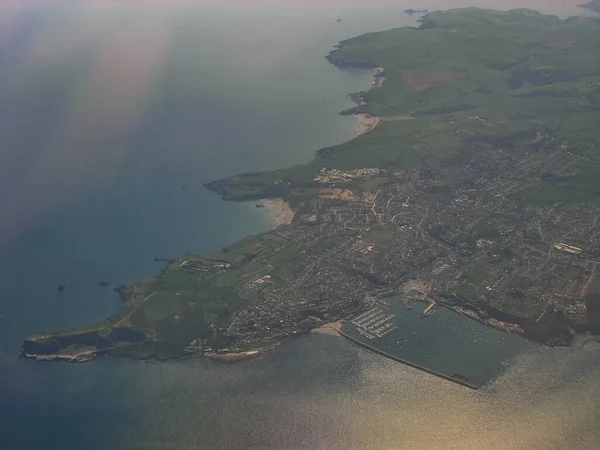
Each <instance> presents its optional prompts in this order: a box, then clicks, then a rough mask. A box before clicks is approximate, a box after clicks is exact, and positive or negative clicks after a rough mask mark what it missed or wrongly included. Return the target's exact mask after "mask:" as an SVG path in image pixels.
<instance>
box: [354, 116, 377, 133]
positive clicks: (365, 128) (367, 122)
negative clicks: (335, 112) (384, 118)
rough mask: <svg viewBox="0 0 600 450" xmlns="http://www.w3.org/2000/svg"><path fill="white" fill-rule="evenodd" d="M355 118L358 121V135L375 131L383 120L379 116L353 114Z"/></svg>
mask: <svg viewBox="0 0 600 450" xmlns="http://www.w3.org/2000/svg"><path fill="white" fill-rule="evenodd" d="M352 116H353V117H355V118H356V120H357V121H358V135H359V136H360V135H361V134H367V133H369V132H371V131H373V130H374V129H375V127H376V126H377V125H379V122H381V119H380V118H379V117H378V116H374V115H372V114H367V113H362V114H352Z"/></svg>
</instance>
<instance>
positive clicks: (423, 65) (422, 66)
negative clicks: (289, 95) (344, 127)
mask: <svg viewBox="0 0 600 450" xmlns="http://www.w3.org/2000/svg"><path fill="white" fill-rule="evenodd" d="M596 25H597V24H596ZM598 48H600V32H598V31H597V27H595V28H594V26H593V24H590V23H587V22H586V21H585V20H579V21H567V22H562V21H560V20H559V19H558V18H556V17H554V16H545V15H541V14H539V13H537V12H534V11H529V10H514V11H509V12H497V11H485V10H479V9H474V8H468V9H460V10H452V11H449V12H443V13H442V12H437V13H431V14H429V15H427V16H426V19H425V22H424V23H423V26H422V29H415V28H399V29H393V30H388V31H384V32H377V33H368V34H365V35H362V36H359V37H356V38H353V39H349V40H347V41H343V42H342V43H341V44H340V45H339V46H338V48H337V49H336V50H334V51H333V52H332V53H331V54H330V55H328V59H329V61H330V62H331V63H333V64H337V65H340V66H358V67H380V66H382V67H384V68H385V72H384V74H383V76H385V78H386V81H385V84H384V86H383V87H382V88H377V89H371V90H370V91H369V92H366V93H362V97H363V99H364V100H366V101H367V104H364V105H360V106H356V107H355V108H352V109H351V110H349V111H346V112H345V113H348V114H349V113H355V112H363V113H371V114H376V115H379V116H381V117H383V118H386V117H390V118H393V117H397V116H412V117H414V119H413V120H390V121H383V122H382V124H381V125H380V126H379V127H377V128H376V129H375V130H374V131H373V132H371V133H369V134H367V135H363V136H360V137H358V138H356V139H353V140H351V141H349V142H346V143H343V144H341V145H338V146H334V147H331V148H327V149H323V150H321V151H320V152H319V153H318V155H317V159H316V160H315V161H313V162H311V163H309V164H307V165H303V166H295V167H293V168H288V169H281V170H276V171H270V172H261V173H254V174H244V175H241V176H237V177H232V178H229V179H225V180H220V181H218V182H215V183H214V184H212V185H211V186H209V187H211V188H213V189H215V190H217V191H218V192H220V193H221V194H223V195H224V197H225V198H228V199H239V198H245V197H249V198H259V197H263V196H270V195H278V196H289V195H290V194H291V191H292V189H293V188H294V187H296V186H311V185H313V184H314V183H312V181H311V180H312V179H313V178H314V175H315V174H316V173H317V172H318V171H319V170H320V169H321V168H322V167H324V166H327V167H335V168H339V169H353V168H359V167H378V168H387V169H396V170H398V169H405V168H410V167H413V166H415V165H417V164H434V165H437V164H443V163H444V162H445V161H451V160H454V159H456V158H461V157H462V156H463V155H464V153H465V152H466V151H468V147H469V145H468V144H469V141H470V140H487V141H492V142H496V143H505V142H507V141H509V140H510V139H512V138H514V137H516V136H523V135H527V134H535V131H536V130H540V129H548V130H551V131H553V132H555V133H556V134H557V135H558V136H559V137H561V138H563V139H570V140H574V141H577V140H578V139H587V140H590V139H594V140H595V139H598V138H600V128H598V127H597V126H593V124H594V123H599V121H600V115H599V114H598V113H597V112H596V113H589V114H587V115H582V116H578V115H577V114H579V109H578V107H577V105H576V104H575V102H576V101H577V99H580V98H581V97H583V96H586V95H594V94H595V95H598V93H599V92H600V86H594V85H592V84H593V82H594V81H597V80H598V72H599V67H598V62H597V60H596V59H595V58H590V55H595V54H596V51H597V49H598ZM436 74H448V75H449V76H448V77H447V78H448V79H447V80H446V81H441V82H432V83H431V84H429V85H423V86H418V87H417V88H415V85H414V84H411V83H414V82H415V81H416V82H419V80H421V81H422V82H423V83H425V84H426V83H427V78H428V77H429V78H431V76H432V75H433V76H434V78H435V75H436ZM434 81H435V80H434ZM519 84H520V86H518V87H515V86H516V85H519ZM472 116H480V117H484V118H486V120H488V121H492V122H494V123H496V124H501V126H496V127H493V128H488V127H486V126H485V125H484V124H483V123H481V122H479V121H474V120H468V117H472ZM449 122H453V123H452V124H451V125H449ZM590 125H592V126H590ZM452 128H460V129H461V130H462V134H461V136H460V137H458V136H456V135H452V134H451V131H452V130H451V129H452ZM575 184H577V183H575ZM574 188H575V189H576V188H577V187H576V186H574Z"/></svg>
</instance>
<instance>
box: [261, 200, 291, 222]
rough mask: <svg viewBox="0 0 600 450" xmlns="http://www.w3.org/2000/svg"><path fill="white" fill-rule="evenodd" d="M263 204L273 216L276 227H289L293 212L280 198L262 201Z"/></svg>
mask: <svg viewBox="0 0 600 450" xmlns="http://www.w3.org/2000/svg"><path fill="white" fill-rule="evenodd" d="M263 204H264V205H265V207H266V208H267V209H268V210H269V212H270V213H271V214H272V215H273V218H274V219H275V222H276V223H277V226H279V225H289V224H290V223H292V220H294V211H292V208H290V205H288V204H287V202H285V201H284V200H283V199H282V198H270V199H267V200H264V203H263Z"/></svg>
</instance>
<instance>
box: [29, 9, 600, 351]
mask: <svg viewBox="0 0 600 450" xmlns="http://www.w3.org/2000/svg"><path fill="white" fill-rule="evenodd" d="M598 48H600V20H598V19H593V18H583V17H573V18H569V19H567V20H560V19H558V18H557V17H554V16H547V15H542V14H539V13H537V12H534V11H530V10H513V11H508V12H498V11H490V10H481V9H475V8H468V9H460V10H451V11H447V12H433V13H429V14H426V15H425V16H424V17H423V18H422V19H421V25H420V26H419V27H418V28H399V29H393V30H387V31H382V32H376V33H368V34H365V35H362V36H358V37H356V38H353V39H349V40H346V41H343V42H341V43H340V44H339V45H338V46H337V47H336V48H335V49H334V50H333V51H332V52H331V53H330V54H329V55H328V56H327V59H328V61H329V62H330V63H332V64H335V65H337V66H339V67H353V68H366V69H373V70H374V71H375V72H374V75H375V77H376V78H385V83H383V82H377V83H374V84H373V86H372V87H371V89H369V90H367V91H364V92H359V93H355V94H353V99H354V100H355V101H356V106H355V107H354V108H352V109H350V110H348V111H344V112H343V114H347V115H362V117H371V118H377V120H376V126H374V128H373V129H371V130H370V131H369V132H368V133H364V134H361V135H359V136H358V137H356V138H355V139H352V140H350V141H348V142H345V143H343V144H340V145H337V146H333V147H328V148H324V149H321V150H319V151H318V152H317V154H316V157H315V159H314V160H313V161H312V162H310V163H308V164H305V165H298V166H294V167H291V168H283V169H279V170H274V171H268V172H260V173H247V174H242V175H238V176H234V177H231V178H226V179H222V180H218V181H215V182H212V183H209V184H208V185H207V186H206V187H207V188H208V189H210V190H212V191H214V192H216V193H218V194H220V195H221V196H222V197H223V199H225V200H238V201H242V200H252V201H259V200H262V199H282V200H277V203H276V204H277V205H278V206H277V209H278V210H279V211H280V212H282V220H281V223H282V225H280V226H278V227H277V228H276V229H275V230H273V231H270V232H268V233H264V234H261V235H257V236H250V237H248V238H246V239H244V240H242V241H241V242H238V243H236V244H234V245H231V246H229V247H227V248H223V249H222V251H221V252H218V253H214V254H202V255H198V254H188V255H185V256H182V257H181V258H177V259H175V260H172V261H170V262H168V264H167V265H166V266H165V267H164V269H163V270H162V271H161V272H160V273H159V274H158V275H156V276H153V277H149V278H147V279H144V280H140V281H138V282H136V283H134V284H131V285H128V286H121V287H119V288H118V292H119V294H120V296H121V299H122V307H121V309H120V311H118V312H117V313H115V314H114V315H113V316H111V317H109V318H107V319H106V320H105V321H103V322H100V323H97V324H92V325H86V326H81V327H77V328H73V329H69V330H58V331H51V332H47V333H43V334H40V335H37V336H31V337H28V338H27V339H26V340H25V341H24V343H23V347H22V355H23V356H25V357H31V358H36V359H42V360H48V359H65V360H74V361H83V360H87V359H90V358H92V357H94V356H96V355H113V356H123V357H132V358H159V359H160V358H174V357H184V356H190V355H205V356H209V357H215V355H216V357H219V355H230V354H237V355H239V357H247V356H252V355H256V354H258V353H259V352H260V351H261V349H263V348H268V347H271V346H273V345H276V344H277V343H279V342H281V341H283V340H285V339H288V338H291V337H294V336H300V335H304V334H307V333H309V332H310V330H311V329H314V328H316V327H320V326H322V325H323V324H326V323H331V322H335V321H338V320H342V319H345V318H352V317H356V316H357V315H358V314H362V313H364V312H366V311H368V310H369V309H370V308H372V307H373V305H374V304H375V303H377V302H382V301H385V298H387V297H392V296H396V297H397V296H398V295H400V296H403V297H405V298H406V299H407V301H409V300H410V299H413V300H414V301H418V300H422V301H426V302H435V303H436V304H437V305H441V306H446V307H448V308H452V309H454V310H456V311H459V312H460V313H461V314H463V315H467V316H470V317H472V318H473V319H476V320H479V321H483V322H485V323H487V324H488V325H490V326H494V327H496V328H501V329H504V330H507V331H510V332H513V333H519V334H522V335H523V336H524V337H526V338H529V339H533V340H536V341H540V342H543V343H546V344H549V345H566V344H568V343H569V342H570V340H571V339H572V337H573V336H574V335H575V334H577V333H584V332H592V333H600V269H599V267H600V183H598V179H599V177H600V144H599V142H600V127H599V126H598V124H600V64H599V63H598V58H597V51H598ZM376 69H377V70H376ZM283 201H285V202H286V203H287V204H288V205H289V207H290V208H291V210H292V211H293V214H290V213H287V212H286V210H285V205H284V204H283V203H282V202H283ZM271 204H273V203H271ZM282 205H283V206H282ZM284 213H285V219H284V218H283V217H284ZM290 221H291V222H290ZM415 299H416V300H415ZM413 300H410V301H413ZM425 306H427V305H424V307H425ZM408 307H410V305H408V306H407V308H408ZM424 307H423V309H424ZM425 320H427V319H425ZM221 358H223V356H221ZM230 359H237V358H235V357H232V358H230Z"/></svg>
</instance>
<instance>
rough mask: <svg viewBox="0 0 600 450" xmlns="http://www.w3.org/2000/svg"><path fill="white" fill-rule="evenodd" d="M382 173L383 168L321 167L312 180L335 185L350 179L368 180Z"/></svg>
mask: <svg viewBox="0 0 600 450" xmlns="http://www.w3.org/2000/svg"><path fill="white" fill-rule="evenodd" d="M383 173H384V170H383V169H371V168H363V169H356V170H348V171H344V170H340V169H328V168H327V167H323V168H322V169H321V171H320V172H319V174H318V175H317V176H316V177H315V179H314V181H316V182H317V183H322V184H328V185H332V186H335V185H336V184H338V183H346V182H348V181H352V180H358V179H362V180H368V179H370V178H375V177H378V176H381V175H382V174H383Z"/></svg>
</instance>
